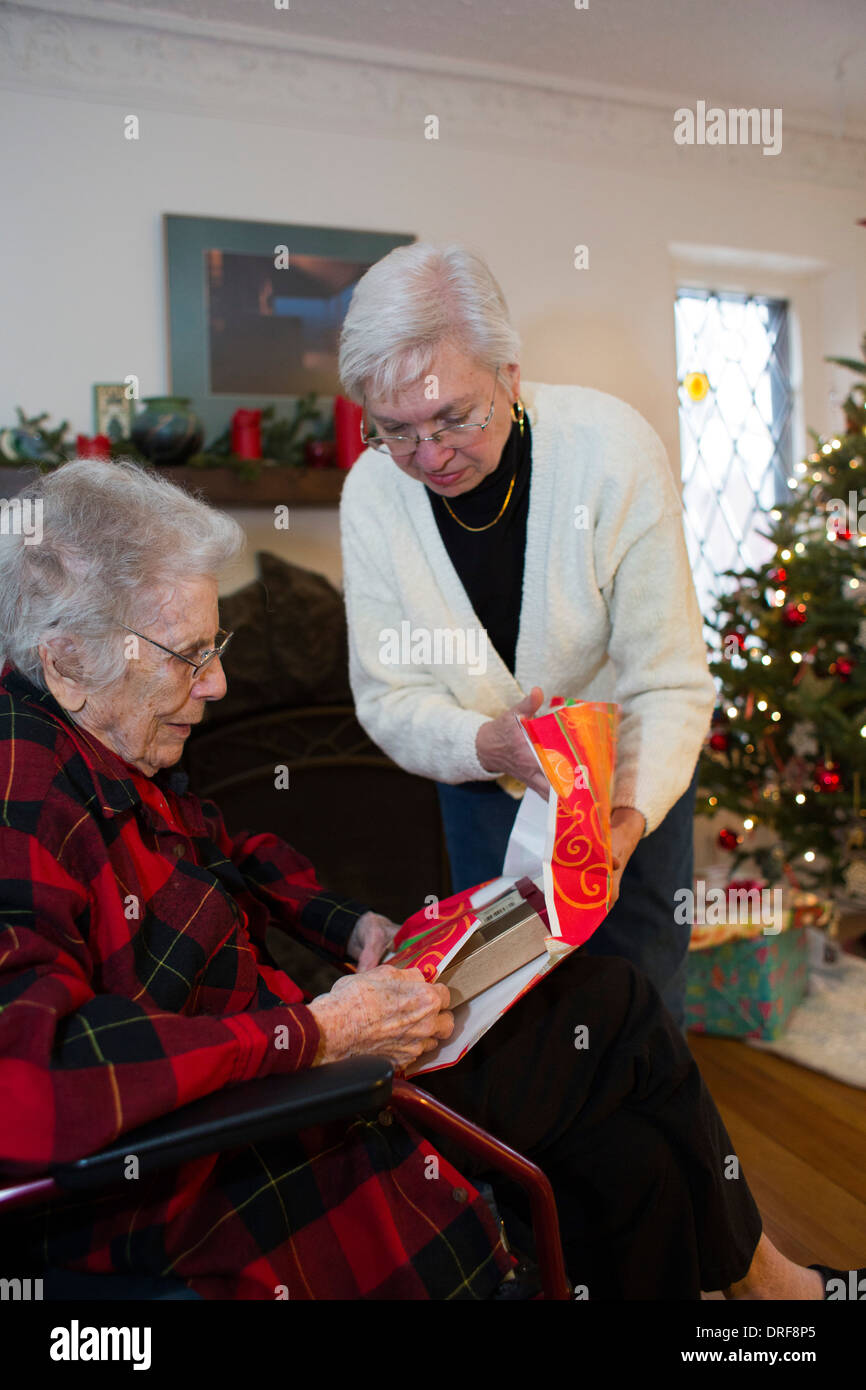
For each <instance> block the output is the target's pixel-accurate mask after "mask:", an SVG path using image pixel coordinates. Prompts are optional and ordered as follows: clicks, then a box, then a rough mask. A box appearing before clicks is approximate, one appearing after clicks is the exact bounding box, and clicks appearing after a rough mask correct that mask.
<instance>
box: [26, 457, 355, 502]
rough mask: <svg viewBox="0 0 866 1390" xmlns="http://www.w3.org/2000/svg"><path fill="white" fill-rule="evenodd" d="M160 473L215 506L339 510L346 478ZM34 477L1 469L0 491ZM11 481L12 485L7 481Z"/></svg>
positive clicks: (286, 471)
mask: <svg viewBox="0 0 866 1390" xmlns="http://www.w3.org/2000/svg"><path fill="white" fill-rule="evenodd" d="M156 471H157V472H158V473H159V474H160V475H161V476H162V477H164V478H168V480H169V481H170V482H172V483H179V484H180V486H181V487H184V488H186V489H187V490H188V491H190V492H197V493H200V494H201V496H202V497H203V498H204V499H205V501H207V502H210V503H211V504H212V505H213V506H215V507H275V506H279V505H280V504H283V505H285V506H288V507H336V506H338V505H339V501H340V494H341V492H342V490H343V483H344V482H345V479H346V473H345V470H344V469H342V468H289V467H283V466H281V465H279V464H267V463H266V462H265V461H262V462H261V464H260V468H259V472H258V474H257V476H256V477H255V478H243V477H241V476H240V474H239V473H237V472H235V470H234V469H232V468H190V467H189V466H188V465H186V464H184V465H182V466H179V467H173V466H172V465H169V464H165V465H160V466H159V467H158V468H157V469H156ZM34 476H35V470H34V469H33V468H32V467H28V466H27V465H26V464H23V465H20V466H16V465H15V464H10V465H8V466H7V467H6V468H0V492H5V493H6V495H7V496H14V494H15V493H17V492H19V491H20V489H21V488H23V487H26V486H27V484H28V483H29V482H30V481H31V479H32V478H33V477H34ZM7 478H8V483H7V482H5V481H4V480H5V479H7ZM13 480H14V481H13ZM9 484H12V485H11V486H9Z"/></svg>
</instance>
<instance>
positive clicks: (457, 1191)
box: [451, 1187, 469, 1202]
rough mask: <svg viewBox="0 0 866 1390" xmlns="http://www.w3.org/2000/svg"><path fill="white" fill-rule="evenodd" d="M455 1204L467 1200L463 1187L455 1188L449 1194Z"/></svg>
mask: <svg viewBox="0 0 866 1390" xmlns="http://www.w3.org/2000/svg"><path fill="white" fill-rule="evenodd" d="M451 1196H452V1197H453V1198H454V1200H455V1202H466V1201H468V1200H469V1193H468V1192H467V1191H466V1188H465V1187H455V1188H454V1189H453V1191H452V1193H451Z"/></svg>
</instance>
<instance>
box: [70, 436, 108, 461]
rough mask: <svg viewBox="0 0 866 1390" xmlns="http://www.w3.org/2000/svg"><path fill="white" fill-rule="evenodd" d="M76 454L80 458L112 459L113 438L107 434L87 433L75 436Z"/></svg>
mask: <svg viewBox="0 0 866 1390" xmlns="http://www.w3.org/2000/svg"><path fill="white" fill-rule="evenodd" d="M75 446H76V454H77V457H78V458H80V459H109V460H110V459H111V440H110V439H109V438H108V435H107V434H95V435H94V436H93V438H92V439H91V438H89V436H88V435H86V434H78V435H76V436H75Z"/></svg>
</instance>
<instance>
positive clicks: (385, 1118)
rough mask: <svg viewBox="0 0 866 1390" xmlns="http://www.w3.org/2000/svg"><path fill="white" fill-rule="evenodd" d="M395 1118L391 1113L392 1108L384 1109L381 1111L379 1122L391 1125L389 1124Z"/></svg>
mask: <svg viewBox="0 0 866 1390" xmlns="http://www.w3.org/2000/svg"><path fill="white" fill-rule="evenodd" d="M393 1119H394V1116H393V1115H392V1114H391V1111H390V1110H383V1111H381V1113H380V1115H379V1124H380V1125H389V1124H391V1122H392V1120H393Z"/></svg>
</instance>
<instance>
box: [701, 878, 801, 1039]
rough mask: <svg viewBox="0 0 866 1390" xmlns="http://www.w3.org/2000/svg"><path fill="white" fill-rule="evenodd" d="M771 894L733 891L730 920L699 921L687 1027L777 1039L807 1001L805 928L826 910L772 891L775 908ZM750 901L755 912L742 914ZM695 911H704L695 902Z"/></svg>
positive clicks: (745, 888)
mask: <svg viewBox="0 0 866 1390" xmlns="http://www.w3.org/2000/svg"><path fill="white" fill-rule="evenodd" d="M698 886H699V885H698ZM758 892H760V894H761V896H760V898H758V896H757V895H758ZM770 892H771V890H769V889H767V888H765V887H763V886H762V885H760V884H757V883H745V884H743V883H732V884H729V885H728V903H729V910H728V913H727V914H723V916H724V917H725V920H722V921H718V920H712V919H711V914H710V912H709V911H707V912H706V914H705V915H706V917H707V918H708V919H710V920H707V921H704V922H701V921H700V920H696V921H695V924H694V926H693V928H692V939H691V942H690V945H689V957H688V983H687V987H686V1024H687V1026H688V1027H689V1028H692V1029H694V1031H695V1032H697V1033H711V1034H715V1035H717V1036H720V1037H732V1038H765V1039H773V1038H778V1037H779V1036H780V1035H781V1034H782V1033H783V1032H784V1030H785V1026H786V1024H787V1021H788V1018H789V1017H790V1014H791V1011H792V1010H793V1009H794V1008H796V1006H797V1004H799V1003H800V1001H801V1000H802V999H803V997H804V996H805V993H806V987H807V984H808V974H809V943H808V937H807V926H808V923H809V922H810V921H813V920H815V919H816V915H819V914H820V913H821V911H822V910H823V904H821V902H820V900H819V899H817V898H814V895H812V894H803V893H798V894H796V895H793V897H790V898H789V896H788V894H787V893H784V894H783V893H782V890H780V889H775V890H772V893H773V896H772V898H771V899H770V901H771V903H772V907H771V908H770V907H768V901H767V897H768V895H769V894H770ZM748 895H753V896H752V904H753V906H752V907H751V909H749V908H746V910H745V911H744V910H743V904H744V903H747V902H748ZM735 904H736V909H738V910H735ZM696 906H697V907H698V909H700V898H699V895H697V894H696Z"/></svg>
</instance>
